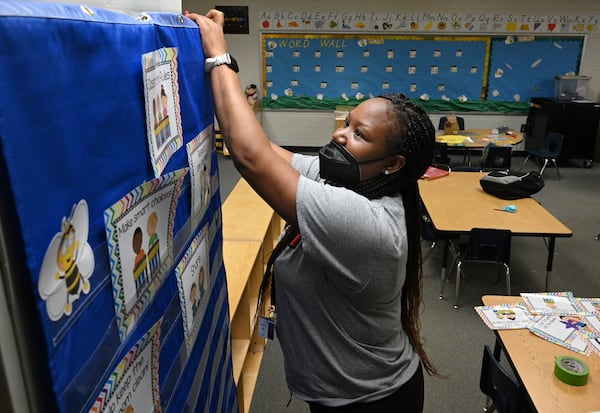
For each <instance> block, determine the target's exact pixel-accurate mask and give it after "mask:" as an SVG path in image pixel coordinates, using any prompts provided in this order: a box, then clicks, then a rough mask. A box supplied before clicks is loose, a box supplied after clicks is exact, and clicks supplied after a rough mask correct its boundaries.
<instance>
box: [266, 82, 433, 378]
mask: <svg viewBox="0 0 600 413" xmlns="http://www.w3.org/2000/svg"><path fill="white" fill-rule="evenodd" d="M379 97H380V98H383V99H386V100H388V101H389V102H390V103H391V105H390V109H389V115H390V116H389V118H390V120H391V124H392V125H393V126H392V127H391V128H390V131H389V134H388V136H389V144H390V147H391V152H392V154H403V155H404V156H405V157H406V165H405V166H404V168H402V169H400V170H399V171H398V172H395V173H393V174H390V175H384V174H380V175H378V176H375V177H373V178H371V179H368V180H366V181H362V182H360V183H358V184H357V185H355V186H352V187H348V189H350V190H352V191H354V192H356V193H358V194H360V195H363V196H365V197H366V198H368V199H378V198H381V197H383V196H389V195H393V194H396V193H401V194H402V200H403V205H404V210H405V217H406V229H407V238H408V259H407V263H406V280H405V282H404V286H403V287H402V296H401V305H402V309H401V323H402V327H403V329H404V330H405V331H406V333H407V335H408V337H409V340H410V343H411V344H412V346H413V348H414V349H415V351H416V352H417V354H418V355H419V357H420V358H421V361H422V363H423V366H424V368H425V370H426V371H427V373H428V374H430V375H438V372H437V370H436V369H435V367H434V366H433V365H432V364H431V362H430V361H429V358H428V357H427V354H426V353H425V350H424V347H423V342H422V339H421V336H420V321H419V307H420V304H421V302H422V296H423V273H422V259H421V247H420V227H419V225H420V220H419V198H420V195H419V187H418V184H417V182H418V179H419V178H420V177H421V176H422V175H423V173H424V172H425V170H426V169H427V167H428V166H429V165H430V164H431V160H432V159H433V148H434V144H435V128H434V126H433V124H432V123H431V120H430V119H429V116H428V115H427V113H426V112H425V111H424V110H423V109H422V108H421V107H420V106H418V105H416V104H414V103H412V102H411V101H410V100H408V97H407V96H406V95H404V94H385V95H381V96H379ZM297 234H298V232H297V230H296V229H293V228H291V227H290V226H288V227H286V231H285V232H284V235H283V236H282V237H281V239H280V240H279V242H278V244H277V245H276V246H275V248H274V249H273V252H272V253H271V256H270V257H269V260H268V262H267V268H266V271H265V274H264V277H263V280H262V283H261V285H260V290H259V300H258V308H257V315H258V314H265V304H266V301H267V298H266V297H268V296H269V295H270V296H271V297H272V299H273V298H274V294H273V293H272V291H271V288H272V287H273V288H274V285H273V283H272V280H273V264H274V262H275V259H276V258H277V256H278V255H279V254H280V253H281V251H283V250H284V249H285V247H286V246H287V245H288V244H289V243H290V242H291V241H292V240H293V239H294V237H295V236H296V235H297Z"/></svg>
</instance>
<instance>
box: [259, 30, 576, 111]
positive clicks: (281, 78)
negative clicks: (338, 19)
mask: <svg viewBox="0 0 600 413" xmlns="http://www.w3.org/2000/svg"><path fill="white" fill-rule="evenodd" d="M261 40H262V50H263V58H262V64H263V67H262V69H263V96H264V98H263V106H265V107H300V108H311V107H312V108H319V107H324V106H327V105H329V104H332V105H333V106H335V105H339V104H342V105H344V104H345V105H352V104H357V103H359V102H360V101H361V100H363V99H365V98H368V97H372V96H377V95H380V94H383V93H390V92H401V93H405V94H406V95H408V96H409V97H410V98H411V99H416V100H420V101H421V102H423V103H424V106H427V105H428V104H429V105H432V104H438V105H441V107H442V108H443V107H444V105H446V107H448V108H450V109H457V108H461V109H462V110H479V111H488V110H498V108H503V109H502V110H513V111H514V110H517V111H518V110H524V109H526V107H527V104H528V101H529V99H530V98H531V97H533V96H549V97H551V96H552V95H553V92H554V90H553V88H554V76H556V75H559V74H560V75H565V74H568V73H572V74H578V72H579V66H580V62H581V57H582V50H583V44H584V40H585V38H584V37H583V36H530V35H528V36H515V35H503V36H484V35H474V36H468V35H462V36H450V35H441V34H440V35H399V34H362V33H354V34H348V33H298V32H294V33H262V35H261Z"/></svg>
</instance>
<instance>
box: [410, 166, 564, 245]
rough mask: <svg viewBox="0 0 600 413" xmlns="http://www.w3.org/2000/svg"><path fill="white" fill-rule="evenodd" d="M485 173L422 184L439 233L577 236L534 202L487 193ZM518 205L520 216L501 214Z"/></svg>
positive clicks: (460, 174)
mask: <svg viewBox="0 0 600 413" xmlns="http://www.w3.org/2000/svg"><path fill="white" fill-rule="evenodd" d="M483 175H485V172H450V174H449V175H448V176H445V177H442V178H437V179H432V180H424V179H421V180H419V190H420V192H421V198H422V199H423V202H424V203H425V206H426V208H427V211H428V212H429V215H430V216H431V219H432V221H433V224H434V226H435V228H436V229H438V230H439V231H444V232H452V233H466V232H469V231H470V230H471V229H472V228H497V229H509V230H511V231H512V233H513V235H529V236H555V237H570V236H572V235H573V232H572V231H571V230H570V229H569V228H568V227H567V226H566V225H564V224H563V223H562V222H560V221H559V220H558V219H557V218H556V217H555V216H554V215H552V214H551V213H550V212H549V211H547V210H546V209H545V208H544V207H543V206H542V205H541V204H540V203H538V202H537V201H536V200H535V199H533V198H522V199H515V200H510V201H509V200H505V199H500V198H497V197H495V196H493V195H490V194H488V193H486V192H484V191H483V189H482V188H481V185H480V183H479V179H481V177H482V176H483ZM509 204H512V205H515V206H516V208H517V212H515V213H510V212H504V211H498V210H496V209H502V207H503V206H506V205H509Z"/></svg>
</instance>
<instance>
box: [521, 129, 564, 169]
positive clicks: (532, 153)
mask: <svg viewBox="0 0 600 413" xmlns="http://www.w3.org/2000/svg"><path fill="white" fill-rule="evenodd" d="M564 139H565V137H564V135H563V134H561V133H558V132H548V134H547V135H546V139H544V145H543V146H542V147H541V148H539V149H534V150H528V151H527V156H526V157H525V160H524V161H523V163H522V164H521V169H523V167H524V166H525V164H526V163H527V161H528V160H529V158H531V157H534V159H535V160H536V162H537V163H538V165H539V164H540V161H541V160H542V159H543V160H544V164H543V165H542V167H541V168H540V176H541V175H543V174H544V170H545V169H546V166H548V162H550V161H552V163H553V164H554V168H555V169H556V175H558V179H560V178H561V176H560V171H559V170H558V164H557V163H556V160H557V159H558V158H559V157H560V154H561V152H562V147H563V141H564Z"/></svg>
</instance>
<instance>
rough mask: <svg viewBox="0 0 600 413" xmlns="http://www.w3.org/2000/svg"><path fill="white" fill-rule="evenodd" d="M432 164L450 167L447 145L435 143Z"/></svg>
mask: <svg viewBox="0 0 600 413" xmlns="http://www.w3.org/2000/svg"><path fill="white" fill-rule="evenodd" d="M433 163H441V164H445V165H450V158H449V157H448V144H447V143H444V142H436V143H435V146H434V147H433Z"/></svg>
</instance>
